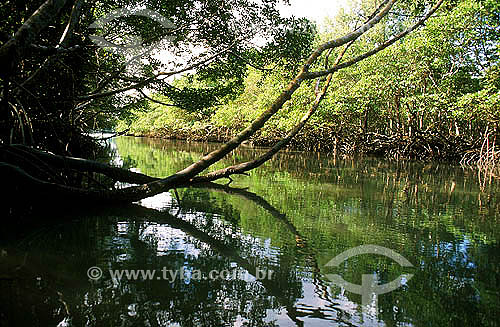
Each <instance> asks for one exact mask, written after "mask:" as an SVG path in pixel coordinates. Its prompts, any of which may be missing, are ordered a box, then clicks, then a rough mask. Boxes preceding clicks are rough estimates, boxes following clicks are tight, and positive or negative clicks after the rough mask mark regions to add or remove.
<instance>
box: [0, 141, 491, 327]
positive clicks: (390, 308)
mask: <svg viewBox="0 0 500 327" xmlns="http://www.w3.org/2000/svg"><path fill="white" fill-rule="evenodd" d="M116 145H117V153H118V155H119V157H120V158H121V159H116V161H115V162H121V163H123V165H124V166H126V167H133V168H135V169H137V170H139V171H141V172H144V173H147V174H151V175H156V176H165V175H168V174H170V173H173V172H175V171H176V170H178V169H179V168H182V167H183V166H185V165H187V164H189V163H191V162H192V161H194V160H196V159H197V158H199V157H200V156H201V155H202V154H203V153H206V152H208V151H210V150H211V149H212V148H213V147H214V145H210V144H198V143H185V142H166V141H157V140H146V139H133V138H119V139H118V140H116ZM259 151H260V150H259V149H249V148H245V149H242V150H239V151H236V152H235V153H234V154H233V156H232V157H230V158H228V159H227V160H226V161H225V162H222V163H221V164H220V166H225V165H227V164H232V163H235V162H240V161H242V160H248V159H251V158H252V157H254V156H255V155H257V154H258V153H259ZM474 178H475V176H474V175H473V173H472V172H469V171H464V170H461V169H459V168H458V167H453V166H448V165H424V164H410V163H391V162H385V161H378V160H374V159H365V160H359V161H336V160H335V159H334V158H331V157H327V156H317V155H311V156H309V155H305V154H298V153H293V152H288V153H287V152H285V153H282V154H280V155H278V156H277V157H276V158H275V159H273V160H272V161H271V162H269V163H268V164H266V165H265V167H263V168H262V169H260V170H258V171H255V172H253V173H252V174H251V176H250V177H237V178H236V179H235V182H234V183H232V184H231V185H230V186H225V185H221V184H211V185H205V186H204V187H203V188H187V189H180V190H178V197H177V196H176V195H175V194H174V193H173V192H172V193H170V192H169V193H164V194H160V195H158V196H156V197H153V198H150V199H146V200H143V201H141V202H140V203H139V204H136V205H131V206H127V207H113V208H106V209H105V210H104V209H96V210H94V211H89V212H81V211H80V212H69V211H66V212H65V213H63V214H61V213H58V214H57V215H58V217H57V219H54V221H55V223H51V224H50V225H48V226H44V227H39V228H32V229H30V232H29V233H28V234H26V233H25V234H24V236H23V237H22V238H21V239H20V240H19V238H16V237H14V236H12V237H11V238H10V239H11V240H4V241H2V246H1V248H2V253H1V258H2V259H1V260H2V270H1V272H0V274H1V279H0V291H1V294H2V296H0V301H1V303H0V308H1V309H0V321H1V322H2V325H4V324H5V325H16V326H22V325H30V326H32V325H35V326H37V325H39V326H57V325H58V324H59V325H60V326H64V325H72V326H83V325H86V326H100V325H103V324H105V325H109V326H135V325H140V326H142V325H146V326H361V325H363V326H370V325H374V326H375V325H376V326H379V325H387V326H393V325H415V326H452V325H457V326H458V325H460V326H467V325H474V326H495V325H496V324H497V322H496V318H495V317H497V316H499V314H500V309H499V306H498V303H499V300H500V295H499V291H498V290H499V286H500V279H499V276H500V274H499V267H500V255H499V253H500V252H499V250H500V249H499V242H498V239H499V238H498V237H499V227H498V224H497V223H498V217H499V211H498V209H499V206H498V203H499V201H498V198H497V196H498V195H497V194H498V193H497V192H496V191H497V190H496V189H494V188H492V189H491V190H489V192H486V193H481V192H480V190H479V188H478V186H477V183H475V181H474ZM361 244H378V245H383V246H387V247H390V248H391V249H393V250H395V251H397V252H399V253H400V254H402V255H403V256H404V257H406V258H408V259H409V260H410V262H412V263H413V264H414V265H415V268H414V269H413V270H412V271H411V273H413V274H414V275H415V276H414V277H413V279H411V280H410V281H409V282H408V284H407V285H406V286H405V287H403V288H400V289H398V290H396V291H394V292H392V293H389V294H384V295H382V296H380V297H379V303H378V305H379V312H377V317H374V316H367V315H364V314H363V312H362V311H361V309H360V303H361V297H360V296H359V295H356V294H351V293H349V292H346V291H345V290H344V289H342V288H339V287H337V286H335V285H333V284H332V283H331V282H330V281H329V280H328V279H327V278H325V275H326V274H330V273H338V274H339V275H341V276H342V277H343V278H344V279H345V280H348V281H351V282H353V283H357V284H360V281H361V275H362V274H366V273H377V275H378V276H379V278H380V282H381V283H386V282H390V281H392V280H394V279H395V278H396V277H398V276H399V275H400V274H402V273H408V271H407V270H405V269H403V268H401V267H399V266H398V265H397V264H395V263H393V262H391V261H390V260H388V259H387V258H384V257H378V256H375V257H373V256H365V255H363V256H357V257H354V258H352V259H349V260H348V261H347V262H346V265H345V266H343V267H341V268H339V269H326V268H325V264H326V263H327V262H328V261H329V260H330V259H332V258H333V257H334V256H336V255H337V254H339V253H341V252H343V251H344V250H347V249H349V248H351V247H355V246H358V245H361ZM92 266H98V267H100V268H102V269H103V270H104V272H106V271H107V270H109V269H142V270H145V269H151V270H159V269H161V268H163V267H166V269H169V270H172V271H180V270H181V269H184V270H185V271H188V272H189V271H195V270H199V271H202V272H203V273H204V274H205V275H208V273H209V272H210V271H212V270H218V271H222V270H229V271H231V270H234V269H237V268H239V269H243V270H244V271H246V272H247V273H248V274H249V278H244V279H228V280H224V279H218V280H209V279H207V280H196V279H193V278H186V279H177V280H175V281H174V282H168V281H165V280H155V279H153V280H147V281H134V280H121V281H119V282H117V281H116V280H113V279H112V278H111V277H110V276H109V274H104V277H103V278H102V279H99V280H98V281H90V280H89V279H88V278H87V275H86V272H87V269H88V268H89V267H92ZM257 268H260V269H267V270H272V271H274V275H273V278H272V279H271V280H260V281H259V280H256V279H255V278H251V275H252V274H255V271H256V269H257Z"/></svg>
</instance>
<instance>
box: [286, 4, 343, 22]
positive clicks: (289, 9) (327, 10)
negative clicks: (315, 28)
mask: <svg viewBox="0 0 500 327" xmlns="http://www.w3.org/2000/svg"><path fill="white" fill-rule="evenodd" d="M346 3H347V1H346V0H290V6H287V5H284V4H281V5H280V6H279V9H280V11H281V13H282V14H283V15H285V16H291V15H294V16H295V17H306V18H309V19H311V20H313V21H315V22H316V23H322V22H323V20H324V19H325V17H333V16H335V14H336V13H337V12H338V10H339V9H340V8H341V7H342V6H345V4H346Z"/></svg>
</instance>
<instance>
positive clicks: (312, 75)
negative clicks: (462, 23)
mask: <svg viewBox="0 0 500 327" xmlns="http://www.w3.org/2000/svg"><path fill="white" fill-rule="evenodd" d="M444 1H445V0H439V1H438V2H437V3H436V4H435V5H434V6H433V7H432V8H431V9H430V10H429V12H428V13H427V14H426V15H425V16H423V17H422V18H421V19H420V20H419V21H418V22H417V23H415V24H414V25H413V26H411V27H410V28H408V29H406V30H405V31H403V32H401V33H399V34H397V35H396V36H394V37H392V38H391V39H389V40H387V41H385V42H383V43H381V44H380V45H379V46H377V47H375V48H374V49H372V50H370V51H368V52H365V53H363V54H362V55H359V56H357V57H355V58H353V59H351V60H349V61H346V62H344V63H342V64H340V65H337V66H333V67H332V68H330V69H327V70H322V71H315V72H309V73H308V74H307V79H314V78H318V77H321V76H325V75H328V74H331V73H334V72H336V71H338V70H341V69H343V68H347V67H349V66H352V65H354V64H356V63H358V62H360V61H362V60H364V59H366V58H368V57H371V56H373V55H374V54H376V53H378V52H380V51H382V50H384V49H385V48H387V47H389V46H391V45H393V44H394V43H395V42H397V41H398V40H401V39H402V38H403V37H405V36H406V35H408V34H410V33H411V32H413V31H414V30H416V29H417V28H419V27H420V26H422V25H423V24H424V23H425V22H426V21H427V20H428V19H429V18H430V17H431V16H432V15H433V14H434V13H435V12H436V11H437V10H438V9H439V7H440V6H441V5H442V4H443V2H444Z"/></svg>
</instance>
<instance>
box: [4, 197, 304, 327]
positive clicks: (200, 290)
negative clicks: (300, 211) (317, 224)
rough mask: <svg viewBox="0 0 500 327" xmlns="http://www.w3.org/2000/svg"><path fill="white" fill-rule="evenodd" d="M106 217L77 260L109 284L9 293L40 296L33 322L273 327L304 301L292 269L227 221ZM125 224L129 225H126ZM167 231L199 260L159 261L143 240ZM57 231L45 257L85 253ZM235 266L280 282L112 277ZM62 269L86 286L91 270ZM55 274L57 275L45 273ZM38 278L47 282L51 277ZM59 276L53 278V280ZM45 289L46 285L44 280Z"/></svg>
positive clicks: (154, 215)
mask: <svg viewBox="0 0 500 327" xmlns="http://www.w3.org/2000/svg"><path fill="white" fill-rule="evenodd" d="M101 217H102V218H99V219H96V220H94V221H93V222H94V224H91V223H89V222H88V221H87V222H85V223H83V222H82V225H84V226H83V227H85V228H88V231H89V234H90V235H91V237H93V235H96V236H95V239H94V240H93V242H92V241H91V242H87V244H81V243H80V244H79V245H84V246H85V248H84V249H79V251H78V252H81V251H82V250H83V251H85V252H86V253H87V254H90V255H91V256H90V258H88V259H87V260H85V261H86V263H87V264H86V265H85V266H86V267H87V268H88V267H90V266H93V265H98V266H100V267H102V268H103V270H104V272H105V274H104V277H103V278H102V279H100V280H99V281H96V282H92V283H91V286H90V287H88V285H87V286H82V285H80V286H79V288H78V289H73V290H68V289H67V288H66V287H65V285H62V288H64V289H65V290H64V291H56V290H59V289H61V288H58V287H57V286H56V285H50V286H48V285H47V287H35V289H32V290H28V289H21V287H19V285H9V286H7V287H8V288H10V291H12V292H17V291H20V293H22V294H28V293H32V294H38V295H39V296H40V298H38V299H37V300H36V301H34V303H35V305H38V306H39V307H40V310H35V311H31V312H30V314H32V315H31V317H30V318H28V319H34V318H36V320H38V321H43V322H44V323H43V324H41V325H44V324H45V322H46V323H47V324H49V325H54V324H57V322H58V321H61V320H62V319H61V318H62V317H64V316H65V314H69V315H70V316H71V322H72V323H73V324H74V325H76V326H79V325H87V324H90V325H94V324H95V325H99V324H100V322H102V321H107V322H109V324H110V325H117V326H129V325H130V326H131V325H143V324H146V325H151V326H155V325H166V324H170V323H174V322H178V323H180V324H181V325H182V326H225V325H233V322H235V321H236V320H237V319H242V320H244V321H247V325H248V326H270V325H273V324H272V323H266V322H265V319H264V318H265V317H266V316H267V312H266V311H267V310H268V309H279V308H280V307H282V306H285V307H290V306H291V304H293V302H294V300H295V299H296V298H297V297H298V296H300V294H301V283H300V279H299V277H298V276H297V274H296V273H295V271H294V265H293V262H290V263H289V264H285V263H283V262H279V257H274V258H272V257H271V256H267V257H265V256H264V257H263V256H262V254H264V253H266V252H267V251H268V250H266V249H264V248H262V244H259V243H258V242H256V241H255V240H254V239H253V238H249V237H245V236H244V235H241V233H239V232H238V231H237V229H236V228H235V227H234V226H231V225H228V224H224V223H220V220H216V219H210V218H207V217H206V215H202V214H198V215H193V214H190V215H185V217H186V218H187V220H181V219H178V218H175V217H174V216H172V215H170V214H168V213H165V212H159V211H157V210H154V209H147V208H144V207H140V206H131V207H126V208H114V209H113V210H110V211H109V212H107V213H106V214H105V215H104V217H103V215H102V213H101ZM121 217H127V219H126V222H125V223H123V222H122V221H123V218H121ZM128 217H133V218H128ZM120 225H121V226H120ZM165 225H168V226H170V227H172V228H173V229H176V230H178V231H179V230H180V231H182V232H183V233H178V234H179V235H182V237H184V238H185V239H184V240H182V241H183V242H186V244H190V246H192V247H193V248H194V249H195V250H196V251H192V252H196V254H190V253H187V255H186V253H185V251H184V250H183V249H182V248H178V249H175V250H172V251H166V252H165V253H164V255H161V256H158V255H157V247H158V244H157V241H158V240H155V239H154V238H144V237H142V236H143V234H144V231H145V230H146V229H147V228H148V227H151V226H153V227H154V226H156V227H161V226H165ZM117 226H118V228H117ZM80 227H82V226H80ZM120 229H121V230H120ZM56 231H57V235H58V237H57V238H58V240H57V242H52V241H51V240H50V236H49V235H47V234H45V235H43V240H42V243H43V245H44V246H45V247H47V246H48V247H49V249H46V250H45V251H43V252H42V253H39V254H40V255H46V254H48V253H51V252H53V251H57V249H58V248H59V245H60V244H64V245H66V246H68V247H69V248H70V249H72V250H74V248H78V245H77V244H71V242H72V241H75V240H72V239H71V238H68V239H66V238H65V236H66V235H72V233H66V232H67V231H64V233H62V232H61V231H60V230H56ZM96 232H97V233H96ZM61 237H62V239H61ZM79 238H81V237H79ZM33 243H35V242H33ZM60 252H63V253H61V254H62V255H63V256H64V255H68V253H64V251H60ZM69 253H71V252H69ZM46 256H47V257H50V255H46ZM39 259H40V261H44V260H45V259H42V258H39ZM30 260H31V258H30ZM233 263H236V265H238V266H239V267H241V268H243V269H245V270H247V271H248V272H249V273H251V274H255V271H256V269H257V268H260V269H272V270H273V271H275V275H274V279H273V280H263V281H245V280H239V279H234V280H231V279H229V280H223V279H217V280H193V279H191V280H189V282H187V281H185V280H182V279H177V280H176V281H174V282H173V283H169V282H167V281H164V280H147V281H142V280H141V281H132V280H121V281H120V282H118V283H116V282H115V283H114V282H113V281H112V280H111V278H110V277H109V275H107V274H106V271H107V270H108V269H151V270H158V269H159V267H166V269H168V270H172V271H180V270H181V267H185V269H190V270H200V271H201V272H202V273H203V275H204V276H208V274H209V272H210V271H212V270H217V271H222V270H232V269H234V264H233ZM59 264H61V263H59ZM63 264H64V266H65V270H66V269H67V270H72V268H73V269H74V270H73V273H72V275H73V276H77V275H78V274H79V273H82V274H81V275H80V276H78V277H79V278H80V281H79V283H78V284H85V281H84V280H82V279H86V276H85V275H84V274H83V273H84V272H85V271H86V268H84V267H82V266H83V265H82V264H75V262H74V261H73V259H72V258H71V257H66V258H65V260H64V263H63ZM46 267H47V266H46ZM53 268H55V267H51V268H48V269H46V270H49V271H50V270H52V269H53ZM75 268H78V269H75ZM39 273H40V275H42V276H44V275H45V274H44V272H39ZM58 273H59V272H57V271H52V274H53V275H57V274H58ZM48 280H50V281H52V278H49V279H47V283H50V282H48ZM42 283H45V278H44V280H43V281H42ZM23 285H24V284H23ZM2 286H4V285H2ZM35 286H36V285H35ZM59 286H61V285H59ZM2 288H3V287H2ZM23 288H24V287H23ZM42 298H45V299H46V300H42ZM30 302H31V301H30V299H26V298H22V297H15V298H14V303H13V304H12V305H11V306H10V308H9V309H10V310H9V312H11V313H12V312H26V308H23V306H25V305H32V304H34V303H30ZM44 302H45V303H44ZM41 303H44V304H41ZM49 304H50V305H49ZM42 308H43V309H42ZM62 309H64V312H63V311H62ZM33 312H36V314H33ZM55 313H57V314H55ZM14 318H20V317H14Z"/></svg>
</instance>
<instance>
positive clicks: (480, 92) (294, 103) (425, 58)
mask: <svg viewBox="0 0 500 327" xmlns="http://www.w3.org/2000/svg"><path fill="white" fill-rule="evenodd" d="M407 4H408V5H410V7H411V8H409V7H408V6H406V7H405V5H403V6H399V7H397V8H396V9H395V10H394V11H393V13H391V15H389V16H388V17H387V18H386V19H385V20H384V23H383V24H380V25H378V26H376V27H375V28H373V29H372V30H370V31H369V32H368V33H367V34H366V35H364V36H363V37H362V38H360V40H359V41H358V42H357V43H355V44H354V45H353V46H352V47H351V48H350V49H349V51H348V52H347V53H346V55H345V57H346V59H345V60H347V59H348V58H352V57H354V56H357V55H359V54H361V53H363V52H365V51H367V50H369V49H372V48H373V47H374V46H376V44H378V43H380V42H383V41H384V40H386V39H388V38H390V37H391V35H394V34H395V33H398V32H399V31H400V30H401V29H403V28H405V27H406V26H407V25H408V23H409V22H408V21H405V20H403V19H402V15H403V14H408V13H410V14H411V15H418V12H419V10H420V9H421V6H420V5H421V3H417V2H408V3H407ZM373 8H374V7H373V3H372V2H364V1H353V2H352V5H351V9H350V10H342V11H341V12H340V13H339V14H338V16H336V17H335V18H333V19H330V20H328V21H327V22H326V24H327V25H326V26H324V27H322V28H321V31H322V32H321V34H318V35H316V37H315V40H314V42H315V43H319V42H322V41H325V40H328V39H332V38H334V37H338V36H340V35H342V34H344V33H346V32H347V31H349V30H351V29H352V28H354V27H355V26H359V24H360V23H361V22H362V21H363V17H365V16H366V14H367V13H368V12H371V11H372V10H373ZM419 8H420V9H419ZM497 9H498V6H497V5H495V4H493V3H492V2H484V1H477V0H463V1H458V2H456V3H454V4H453V5H452V6H449V7H446V8H443V9H442V10H440V11H439V12H438V14H437V16H436V17H435V18H431V19H430V20H429V21H428V22H427V24H426V27H425V28H424V29H422V30H420V31H417V32H415V33H413V34H411V35H410V36H408V37H407V38H405V39H404V40H403V41H400V42H398V43H396V44H395V45H393V46H392V47H390V48H388V49H386V50H384V51H382V52H380V53H378V54H377V55H375V56H372V57H370V58H368V59H366V60H364V61H362V62H360V63H358V64H357V65H355V66H352V67H349V68H347V69H344V70H341V71H339V72H337V73H336V74H335V76H334V79H333V81H332V85H331V87H330V91H329V93H328V94H327V97H326V98H325V100H324V101H323V103H322V104H321V106H320V108H319V110H318V112H317V113H316V115H315V116H314V117H313V118H312V120H311V123H310V124H309V126H308V127H306V131H305V132H304V133H305V134H307V135H309V136H308V137H309V138H316V139H317V140H318V141H317V142H330V143H331V142H332V138H326V140H325V139H323V138H322V137H321V136H322V134H324V128H326V129H327V130H329V131H331V133H333V135H336V137H340V138H341V139H343V140H344V141H346V142H349V143H352V144H356V143H357V144H358V145H359V146H360V147H359V149H361V151H362V149H363V147H364V146H365V145H366V144H364V143H366V139H365V137H366V135H386V136H387V137H393V136H396V137H397V138H399V139H402V140H408V142H410V143H411V142H412V140H413V139H414V138H415V137H416V136H417V135H421V134H429V133H431V134H433V135H439V137H443V138H444V139H447V140H452V141H450V142H456V143H457V144H460V143H461V144H464V146H465V145H470V146H472V145H473V144H476V143H477V142H478V139H479V138H481V137H482V136H483V134H484V130H485V129H486V128H488V126H490V130H496V131H497V132H496V133H498V129H497V127H496V126H497V125H495V124H497V123H498V120H499V115H500V114H499V112H500V110H499V107H498V101H499V100H498V99H499V93H498V90H499V87H498V84H499V82H498V66H499V61H498V53H497V51H498V50H497V49H498V39H497V34H498V31H499V30H500V25H499V21H495V18H496V17H497V15H498V10H497ZM299 39H300V38H299ZM310 42H311V39H310V38H309V36H308V37H305V38H304V41H303V42H298V44H299V45H302V46H303V48H302V50H299V49H296V50H295V51H297V54H296V56H297V57H301V55H299V54H298V53H299V52H301V51H303V53H307V51H310V48H309V44H310ZM335 58H336V56H335V54H332V55H331V57H330V61H332V60H333V59H335ZM281 63H282V62H277V63H276V64H275V66H273V65H269V66H267V67H271V68H273V70H272V72H271V73H268V72H262V71H259V70H257V69H254V68H252V67H248V68H247V70H246V75H245V79H244V89H243V91H242V92H241V94H240V95H239V96H236V97H227V98H225V100H224V101H221V103H219V104H218V105H217V106H215V107H212V108H211V109H210V110H208V111H207V112H209V113H210V115H209V116H208V117H205V118H204V119H202V120H201V121H202V122H204V123H205V124H210V125H215V126H219V127H227V128H230V129H233V130H239V129H241V128H243V127H244V126H246V125H248V123H250V122H251V121H252V120H254V119H255V118H256V117H257V116H258V115H259V114H260V113H261V112H262V110H263V109H264V108H266V107H267V106H269V104H270V103H271V101H273V99H275V98H276V96H277V95H278V92H279V91H280V90H282V89H283V88H284V87H285V86H286V83H287V79H288V77H289V76H288V75H287V74H289V71H288V70H287V69H286V68H275V67H276V66H278V67H282V65H281ZM190 78H191V79H186V80H189V81H191V80H195V78H194V77H190ZM312 89H313V85H312V84H308V85H305V86H303V87H302V88H301V89H299V90H298V91H297V92H296V93H295V94H294V95H293V97H292V99H291V101H289V102H288V103H287V104H286V105H285V106H284V108H283V109H282V110H281V111H280V112H278V114H277V115H275V116H274V117H273V118H272V119H271V120H270V121H269V122H268V123H267V124H266V126H265V128H264V129H263V130H262V132H261V133H260V135H259V136H258V139H259V138H260V139H261V141H262V142H261V143H269V142H271V141H270V140H276V139H278V138H280V137H282V136H283V135H284V133H286V132H287V131H289V130H290V129H291V128H292V127H293V126H294V125H295V124H296V123H297V121H298V120H299V119H300V117H301V116H302V115H303V114H304V112H305V111H306V110H307V109H308V108H309V105H308V103H309V102H310V101H311V100H312V98H313V97H314V94H313V92H312ZM165 110H167V111H168V110H169V109H165ZM132 126H134V124H132ZM319 126H322V128H319ZM159 128H160V129H161V127H159ZM169 128H175V125H174V126H172V125H170V126H169ZM311 135H312V136H311ZM299 137H301V136H299ZM302 137H304V136H303V135H302ZM264 140H267V141H265V142H264ZM300 142H301V141H299V143H300ZM439 142H446V141H444V140H441V141H439ZM404 146H406V144H405V145H404ZM436 146H438V148H439V149H427V150H422V151H423V152H422V151H420V152H419V154H421V155H423V156H435V155H438V156H440V155H439V153H441V151H443V148H442V145H436ZM372 150H373V149H368V151H372ZM377 151H382V152H383V151H388V149H386V150H383V149H382V150H377ZM458 152H459V151H458V149H455V151H454V152H453V153H452V154H451V156H454V155H459V154H458ZM457 158H458V157H457ZM457 158H454V159H457Z"/></svg>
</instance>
